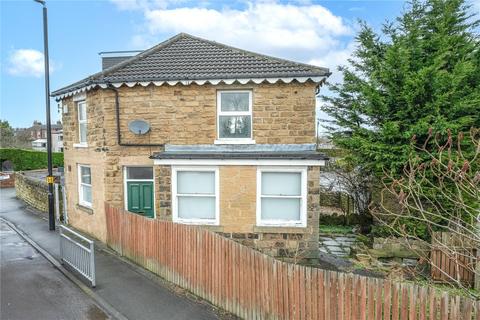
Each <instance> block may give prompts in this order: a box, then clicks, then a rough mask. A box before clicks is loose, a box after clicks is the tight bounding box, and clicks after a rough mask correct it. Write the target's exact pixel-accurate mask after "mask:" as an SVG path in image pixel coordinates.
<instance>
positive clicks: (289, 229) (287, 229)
mask: <svg viewBox="0 0 480 320" xmlns="http://www.w3.org/2000/svg"><path fill="white" fill-rule="evenodd" d="M253 232H260V233H309V232H311V228H308V227H305V226H292V225H290V226H287V225H278V226H273V225H269V226H255V227H253Z"/></svg>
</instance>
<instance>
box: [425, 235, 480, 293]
mask: <svg viewBox="0 0 480 320" xmlns="http://www.w3.org/2000/svg"><path fill="white" fill-rule="evenodd" d="M478 246H479V245H478V243H477V242H475V241H473V240H470V239H465V238H463V237H461V236H458V235H456V234H454V233H452V232H434V233H433V234H432V251H431V262H430V270H431V277H432V279H433V280H434V281H437V282H443V283H456V282H461V283H462V284H463V285H464V286H467V287H473V286H474V283H475V276H476V275H475V270H476V268H477V263H479V262H478V261H477V260H478V256H479V255H480V252H479V249H478ZM477 289H480V288H477Z"/></svg>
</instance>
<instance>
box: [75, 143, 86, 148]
mask: <svg viewBox="0 0 480 320" xmlns="http://www.w3.org/2000/svg"><path fill="white" fill-rule="evenodd" d="M73 147H74V148H88V144H86V143H74V144H73Z"/></svg>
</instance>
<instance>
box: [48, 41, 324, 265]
mask: <svg viewBox="0 0 480 320" xmlns="http://www.w3.org/2000/svg"><path fill="white" fill-rule="evenodd" d="M104 59H110V58H107V57H105V58H104ZM114 59H115V62H114V63H109V61H104V63H103V65H104V66H106V67H105V68H104V69H103V70H102V71H101V72H99V73H97V74H94V75H92V76H90V77H88V78H86V79H83V80H80V81H78V82H76V83H74V84H71V85H69V86H67V87H65V88H62V89H59V90H57V91H55V92H53V93H52V96H54V97H56V99H57V101H59V103H60V104H61V108H62V110H63V111H62V113H63V133H64V153H65V181H66V188H67V206H68V207H67V208H68V216H69V222H70V223H71V224H72V225H73V226H74V227H76V228H79V229H81V230H83V231H85V232H87V233H89V234H91V235H93V236H95V237H97V238H98V239H100V240H105V238H106V223H105V219H106V218H105V214H104V202H105V201H106V202H108V203H110V204H112V205H114V206H116V207H122V208H125V209H128V210H129V211H132V212H135V213H138V214H140V215H143V216H145V218H146V219H164V220H171V221H174V222H176V223H186V224H195V225H201V226H203V227H205V228H209V229H211V230H213V231H215V232H218V233H221V234H223V235H224V236H227V237H231V238H234V239H235V240H237V241H241V242H243V243H244V244H246V245H249V246H252V247H254V248H256V249H258V250H261V251H263V252H265V253H267V254H270V255H273V256H287V255H290V256H292V255H295V254H298V253H300V252H301V253H302V254H304V255H305V256H307V253H308V254H313V256H315V255H316V254H317V252H318V211H319V210H318V209H319V174H320V167H321V166H323V165H324V164H325V160H326V157H325V156H324V155H323V154H320V153H317V152H316V151H315V150H316V148H315V142H316V132H315V131H316V130H315V123H316V121H315V99H316V94H317V93H318V90H319V88H320V86H321V85H322V84H323V83H324V81H325V79H326V78H327V77H328V76H329V74H330V73H329V71H328V69H325V68H320V67H315V66H311V65H306V64H301V63H296V62H292V61H287V60H283V59H278V58H273V57H269V56H265V55H260V54H256V53H252V52H248V51H244V50H240V49H237V48H233V47H229V46H226V45H223V44H219V43H217V42H213V41H208V40H204V39H201V38H197V37H194V36H190V35H187V34H183V33H182V34H179V35H177V36H175V37H173V38H171V39H169V40H167V41H165V42H162V43H160V44H158V45H157V46H155V47H153V48H151V49H148V50H146V51H143V52H141V53H139V54H137V55H135V56H133V57H121V58H119V57H114ZM110 62H111V61H110Z"/></svg>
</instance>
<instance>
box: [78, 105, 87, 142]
mask: <svg viewBox="0 0 480 320" xmlns="http://www.w3.org/2000/svg"><path fill="white" fill-rule="evenodd" d="M77 108H78V142H80V143H81V144H87V104H86V103H85V101H79V102H77Z"/></svg>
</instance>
